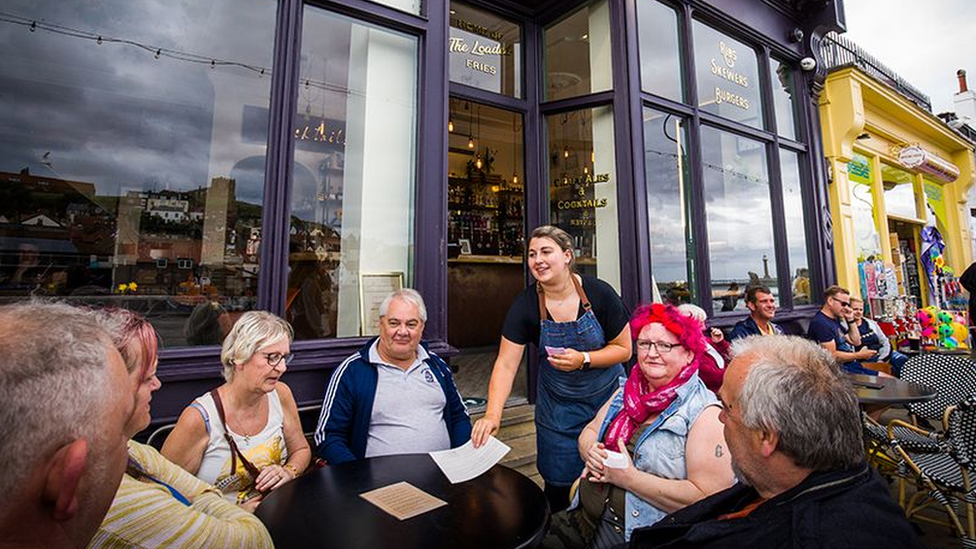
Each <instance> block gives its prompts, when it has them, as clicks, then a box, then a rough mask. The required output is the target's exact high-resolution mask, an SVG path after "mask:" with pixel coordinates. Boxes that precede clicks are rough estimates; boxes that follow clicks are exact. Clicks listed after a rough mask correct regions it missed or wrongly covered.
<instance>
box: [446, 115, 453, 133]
mask: <svg viewBox="0 0 976 549" xmlns="http://www.w3.org/2000/svg"><path fill="white" fill-rule="evenodd" d="M447 131H449V132H453V131H454V120H453V119H451V118H448V119H447Z"/></svg>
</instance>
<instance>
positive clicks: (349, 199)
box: [286, 6, 418, 339]
mask: <svg viewBox="0 0 976 549" xmlns="http://www.w3.org/2000/svg"><path fill="white" fill-rule="evenodd" d="M302 36H303V39H302V57H301V59H302V65H301V78H300V81H299V83H298V89H299V93H298V103H299V105H298V106H299V113H298V119H299V127H298V130H296V139H298V142H297V144H296V147H295V174H294V179H293V183H292V196H291V216H290V223H289V225H290V229H289V230H290V235H291V243H290V249H289V260H288V264H289V268H290V272H289V275H288V296H287V304H286V305H287V315H286V316H287V319H288V320H289V321H290V322H291V323H292V325H293V326H294V327H295V333H296V337H297V338H298V339H311V338H325V337H348V336H358V335H363V334H372V333H376V330H377V326H376V325H375V324H374V323H373V322H372V320H375V319H374V318H373V317H372V316H371V311H370V310H369V307H370V305H371V301H370V299H369V298H370V295H369V291H368V290H369V288H370V287H371V285H372V284H389V283H390V282H389V281H391V280H397V279H402V281H403V284H405V285H412V269H411V265H412V254H413V234H412V233H413V231H412V228H413V219H414V215H413V211H414V208H413V197H414V179H415V176H414V174H415V163H416V157H417V151H416V120H417V50H418V46H417V39H416V38H414V37H410V36H405V35H401V34H398V33H394V32H391V31H388V30H383V29H379V28H376V27H373V26H370V25H365V24H362V23H358V22H356V21H354V20H352V19H349V18H346V17H343V16H339V15H335V14H332V13H329V12H327V11H325V10H322V9H320V8H316V7H311V6H307V7H306V8H305V15H304V22H303V32H302ZM384 281H386V282H384ZM371 319H372V320H371Z"/></svg>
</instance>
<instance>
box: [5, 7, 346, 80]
mask: <svg viewBox="0 0 976 549" xmlns="http://www.w3.org/2000/svg"><path fill="white" fill-rule="evenodd" d="M0 23H8V24H11V25H17V26H20V27H24V28H25V29H27V30H28V31H29V32H32V33H36V32H38V31H42V32H48V33H53V34H58V35H61V36H68V37H71V38H78V39H81V40H87V41H90V42H94V43H95V44H96V45H99V46H101V45H104V44H118V45H122V46H129V47H133V48H137V49H140V50H143V51H145V52H146V53H148V54H150V55H152V56H153V58H154V59H160V58H168V59H173V60H176V61H182V62H185V63H194V64H198V65H209V66H210V68H211V69H216V68H217V67H231V68H237V69H242V70H245V71H249V72H252V73H255V74H257V75H258V77H259V78H260V77H263V76H265V75H267V76H271V75H272V74H273V73H272V70H271V68H270V67H263V66H260V65H254V64H250V63H244V62H241V61H234V60H229V59H220V58H218V57H213V56H207V55H199V54H196V53H191V52H185V51H180V50H175V49H172V48H165V47H162V46H158V45H152V44H144V43H142V42H139V41H137V40H133V39H130V38H122V37H118V36H111V35H108V34H99V33H96V32H91V31H86V30H81V29H76V28H72V27H68V26H65V25H59V24H56V23H51V22H49V21H39V20H37V19H31V18H28V17H22V16H20V15H16V14H12V13H7V12H3V11H0ZM301 84H302V85H304V86H305V87H306V88H318V89H321V90H326V91H336V92H341V93H351V90H348V89H346V88H344V87H341V86H337V85H335V84H330V83H328V82H323V81H320V80H314V79H311V78H302V79H301Z"/></svg>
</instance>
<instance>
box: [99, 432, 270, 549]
mask: <svg viewBox="0 0 976 549" xmlns="http://www.w3.org/2000/svg"><path fill="white" fill-rule="evenodd" d="M88 547H89V549H121V548H140V549H142V548H144V549H149V548H159V549H182V548H186V549H189V548H197V547H221V548H237V547H240V548H248V549H265V548H267V549H271V548H273V547H274V544H273V543H272V542H271V536H270V535H269V534H268V530H267V529H266V528H265V527H264V525H263V524H261V521H259V520H258V519H257V517H255V516H254V515H252V514H251V513H248V512H247V511H245V510H243V509H241V508H240V507H238V506H236V505H234V504H232V503H230V502H228V501H227V500H226V499H224V498H223V497H221V494H220V492H219V491H218V490H217V489H216V488H214V487H213V486H211V485H209V484H207V483H205V482H202V481H201V480H200V479H198V478H196V477H195V476H193V475H191V474H190V473H188V472H186V471H184V470H183V469H182V468H180V467H179V466H178V465H175V464H174V463H173V462H171V461H169V460H168V459H166V458H164V457H163V456H161V455H160V454H159V452H157V451H156V450H155V449H154V448H152V447H151V446H146V445H144V444H139V443H138V442H134V441H129V467H128V469H127V471H126V474H125V476H124V477H122V484H121V485H120V486H119V491H118V492H117V493H116V494H115V500H114V501H112V507H111V508H110V509H109V511H108V514H107V515H106V516H105V520H104V521H103V522H102V525H101V526H100V527H99V528H98V531H97V532H96V533H95V537H93V538H92V540H91V542H89V544H88Z"/></svg>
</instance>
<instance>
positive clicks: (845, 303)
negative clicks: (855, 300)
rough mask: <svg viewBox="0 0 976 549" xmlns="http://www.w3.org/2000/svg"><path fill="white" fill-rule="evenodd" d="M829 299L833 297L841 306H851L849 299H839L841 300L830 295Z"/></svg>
mask: <svg viewBox="0 0 976 549" xmlns="http://www.w3.org/2000/svg"><path fill="white" fill-rule="evenodd" d="M830 299H833V300H834V301H836V302H837V303H840V304H841V306H843V307H850V306H851V302H850V301H841V300H839V299H837V298H836V297H831V298H830Z"/></svg>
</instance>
